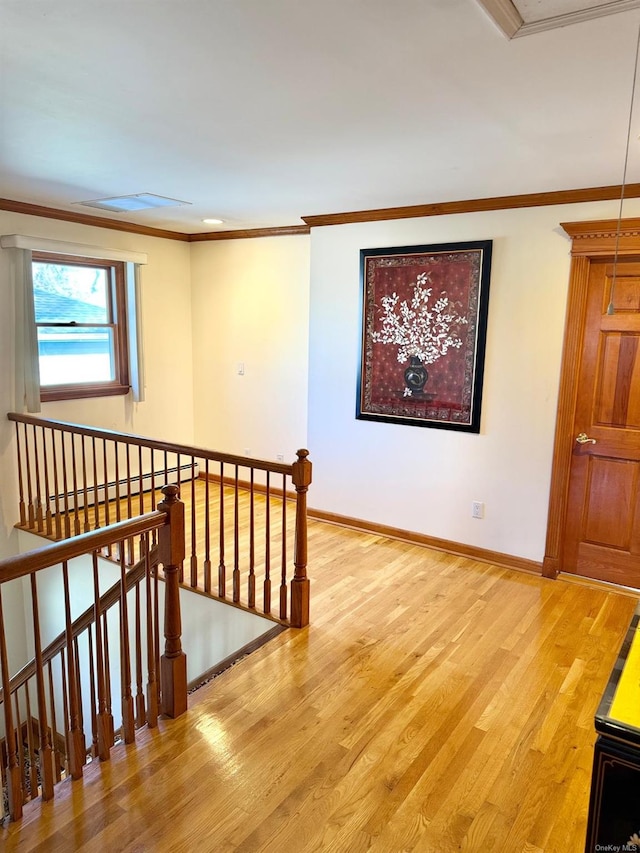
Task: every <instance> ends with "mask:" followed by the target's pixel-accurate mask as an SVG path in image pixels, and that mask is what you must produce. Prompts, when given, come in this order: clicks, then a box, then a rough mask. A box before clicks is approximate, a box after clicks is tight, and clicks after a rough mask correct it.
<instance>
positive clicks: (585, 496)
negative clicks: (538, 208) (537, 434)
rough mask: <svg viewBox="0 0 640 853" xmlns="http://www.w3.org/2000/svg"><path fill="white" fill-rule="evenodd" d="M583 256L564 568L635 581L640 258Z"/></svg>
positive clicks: (639, 519)
mask: <svg viewBox="0 0 640 853" xmlns="http://www.w3.org/2000/svg"><path fill="white" fill-rule="evenodd" d="M612 280H613V264H612V263H611V262H610V261H606V260H593V261H592V262H591V264H590V271H589V280H588V287H587V301H586V312H585V322H584V338H583V346H582V352H581V355H580V362H579V367H578V395H577V400H576V409H575V417H574V423H573V433H574V446H573V451H572V458H571V465H570V475H569V492H568V500H567V510H566V525H565V533H564V542H563V551H564V553H563V569H564V571H569V572H576V573H577V574H580V575H587V576H588V577H592V578H598V579H599V580H604V581H611V582H614V583H619V584H624V585H626V586H634V587H640V263H638V262H636V261H629V260H623V261H619V262H618V264H617V266H616V282H615V291H614V296H613V306H614V313H613V314H611V315H610V314H608V313H607V306H608V305H609V301H610V297H611V289H612Z"/></svg>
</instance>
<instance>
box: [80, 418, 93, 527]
mask: <svg viewBox="0 0 640 853" xmlns="http://www.w3.org/2000/svg"><path fill="white" fill-rule="evenodd" d="M85 437H86V436H84V435H81V436H80V448H81V450H82V498H83V502H84V506H83V510H84V532H85V533H88V532H89V531H90V530H91V525H90V524H89V490H88V487H87V450H86V442H85Z"/></svg>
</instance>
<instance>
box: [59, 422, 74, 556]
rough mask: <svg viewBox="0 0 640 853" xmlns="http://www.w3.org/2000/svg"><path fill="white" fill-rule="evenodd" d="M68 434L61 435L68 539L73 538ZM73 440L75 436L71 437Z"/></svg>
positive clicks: (63, 492)
mask: <svg viewBox="0 0 640 853" xmlns="http://www.w3.org/2000/svg"><path fill="white" fill-rule="evenodd" d="M66 437H67V433H66V432H61V433H60V439H61V442H62V498H63V503H64V535H65V538H66V539H68V538H69V537H70V536H71V513H70V511H69V480H68V478H67V471H68V468H67V450H66V444H67V442H66V440H65V439H66ZM70 438H73V436H70Z"/></svg>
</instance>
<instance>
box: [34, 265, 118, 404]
mask: <svg viewBox="0 0 640 853" xmlns="http://www.w3.org/2000/svg"><path fill="white" fill-rule="evenodd" d="M32 261H33V262H32V273H33V299H34V308H35V321H36V327H37V333H38V358H39V367H40V397H41V399H42V400H43V401H47V400H68V399H72V398H75V397H100V396H108V395H113V394H126V393H127V392H128V391H129V368H128V364H129V359H128V353H127V328H126V291H125V264H124V263H123V262H122V261H108V260H104V261H103V260H94V259H88V258H80V257H72V256H68V255H58V254H56V255H47V254H45V253H42V252H34V253H33V259H32Z"/></svg>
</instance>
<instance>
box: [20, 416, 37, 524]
mask: <svg viewBox="0 0 640 853" xmlns="http://www.w3.org/2000/svg"><path fill="white" fill-rule="evenodd" d="M22 426H23V427H24V447H25V461H26V463H27V518H28V519H29V530H33V529H34V528H35V526H36V508H35V506H34V503H33V487H32V483H31V451H30V449H29V433H28V432H27V425H26V424H23V425H22Z"/></svg>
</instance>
